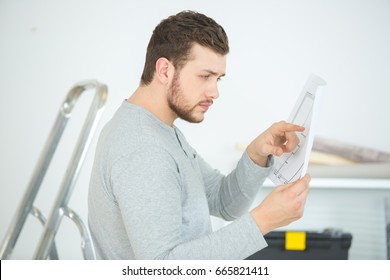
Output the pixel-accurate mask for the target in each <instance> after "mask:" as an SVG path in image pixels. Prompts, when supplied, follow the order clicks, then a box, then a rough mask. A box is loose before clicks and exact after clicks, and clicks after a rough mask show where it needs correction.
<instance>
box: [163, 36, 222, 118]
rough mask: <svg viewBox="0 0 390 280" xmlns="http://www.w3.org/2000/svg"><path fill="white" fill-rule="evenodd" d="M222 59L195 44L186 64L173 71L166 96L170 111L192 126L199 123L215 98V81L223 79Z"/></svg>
mask: <svg viewBox="0 0 390 280" xmlns="http://www.w3.org/2000/svg"><path fill="white" fill-rule="evenodd" d="M225 69H226V56H224V55H220V54H217V53H215V52H214V51H212V50H210V49H209V48H206V47H202V46H200V45H198V44H195V45H194V46H193V47H192V50H191V55H190V60H189V61H188V62H187V63H186V64H185V66H184V67H183V68H182V69H181V70H180V71H176V72H175V74H174V77H173V79H172V82H171V86H170V88H169V92H168V104H169V107H170V109H171V110H172V111H173V112H174V113H175V114H176V115H177V116H178V117H179V118H181V119H183V120H186V121H188V122H192V123H199V122H201V121H203V119H204V114H205V113H206V112H207V110H208V108H209V107H210V106H211V105H212V104H213V100H214V99H216V98H218V96H219V92H218V85H217V82H218V80H219V79H220V78H221V77H222V76H224V75H225Z"/></svg>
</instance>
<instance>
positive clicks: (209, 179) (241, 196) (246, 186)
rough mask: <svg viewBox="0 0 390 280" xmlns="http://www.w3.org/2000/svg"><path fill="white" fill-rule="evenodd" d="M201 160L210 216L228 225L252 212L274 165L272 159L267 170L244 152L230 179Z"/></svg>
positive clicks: (200, 164) (229, 176)
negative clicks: (227, 222) (251, 208)
mask: <svg viewBox="0 0 390 280" xmlns="http://www.w3.org/2000/svg"><path fill="white" fill-rule="evenodd" d="M198 158H199V166H200V168H201V171H202V174H203V180H204V182H205V187H206V193H207V199H208V203H209V208H210V212H211V214H212V215H214V216H216V217H220V218H223V219H224V220H226V221H232V220H234V219H237V218H239V217H241V216H242V215H244V214H245V213H246V212H247V211H248V210H249V207H250V206H251V205H252V203H253V201H254V198H255V197H256V194H257V192H258V190H259V188H260V187H261V186H262V185H263V183H264V181H265V179H266V178H267V176H268V174H269V172H270V170H271V168H270V166H272V164H273V158H272V157H270V158H269V160H268V162H267V167H261V166H259V165H257V164H256V163H254V162H253V161H252V160H251V159H250V157H249V155H248V154H247V153H246V152H244V154H243V155H242V157H241V159H240V160H239V162H238V164H237V167H236V168H235V169H234V170H233V171H232V172H231V173H230V174H229V175H227V176H223V175H222V174H220V172H219V171H217V170H215V169H213V168H211V167H210V166H209V165H208V164H207V163H206V162H205V161H204V160H203V159H202V158H201V157H199V156H198Z"/></svg>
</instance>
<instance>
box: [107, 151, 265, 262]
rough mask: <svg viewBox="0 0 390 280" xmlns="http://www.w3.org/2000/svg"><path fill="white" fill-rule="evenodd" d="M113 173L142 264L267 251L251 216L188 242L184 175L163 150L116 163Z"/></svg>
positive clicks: (116, 192) (139, 153) (117, 195)
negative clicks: (184, 234)
mask: <svg viewBox="0 0 390 280" xmlns="http://www.w3.org/2000/svg"><path fill="white" fill-rule="evenodd" d="M243 164H245V163H243ZM111 172H112V174H111V175H112V176H111V178H112V186H113V193H114V196H115V198H116V201H117V203H118V206H119V208H120V210H121V214H122V219H123V223H124V227H125V229H126V232H127V237H128V239H129V241H130V244H131V247H132V249H133V252H134V254H135V257H136V258H137V259H244V258H246V257H248V256H249V255H251V254H253V253H255V252H256V251H258V250H260V249H262V248H264V247H266V246H267V244H266V242H265V240H264V238H263V236H262V235H261V233H260V231H259V229H258V227H257V225H256V223H255V221H254V220H253V218H252V217H251V215H250V214H249V213H247V214H246V215H243V216H241V217H240V218H239V219H237V220H236V221H235V222H233V223H231V224H229V225H227V226H225V227H223V228H221V229H220V230H218V231H215V232H212V233H210V234H207V235H205V236H201V237H199V238H197V239H194V240H191V241H188V242H183V241H182V229H181V227H182V210H181V197H180V193H181V186H180V176H179V174H178V170H177V165H176V163H175V161H174V159H173V158H172V157H170V155H169V154H168V153H167V152H165V151H163V150H162V149H161V150H160V149H148V150H140V151H137V152H134V153H132V154H131V156H126V157H125V158H122V159H121V160H120V161H117V163H116V164H115V165H114V166H113V168H112V171H111ZM244 175H245V174H242V175H239V176H244Z"/></svg>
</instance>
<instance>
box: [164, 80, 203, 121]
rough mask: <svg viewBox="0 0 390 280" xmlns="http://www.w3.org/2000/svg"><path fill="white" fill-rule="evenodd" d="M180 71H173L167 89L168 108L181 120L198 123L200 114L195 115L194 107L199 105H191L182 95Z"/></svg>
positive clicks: (201, 117) (200, 117) (201, 119)
mask: <svg viewBox="0 0 390 280" xmlns="http://www.w3.org/2000/svg"><path fill="white" fill-rule="evenodd" d="M179 77H180V73H175V74H174V76H173V80H172V85H171V87H170V88H169V90H168V105H169V108H170V109H171V110H172V111H173V112H174V113H175V114H176V115H177V116H178V117H179V118H181V119H182V120H185V121H187V122H190V123H200V122H201V121H203V119H204V118H203V115H202V116H196V114H195V113H194V110H195V108H196V107H197V106H198V105H199V103H198V104H196V105H195V106H191V105H189V104H187V103H186V100H185V97H184V95H183V90H182V88H181V85H180V81H179Z"/></svg>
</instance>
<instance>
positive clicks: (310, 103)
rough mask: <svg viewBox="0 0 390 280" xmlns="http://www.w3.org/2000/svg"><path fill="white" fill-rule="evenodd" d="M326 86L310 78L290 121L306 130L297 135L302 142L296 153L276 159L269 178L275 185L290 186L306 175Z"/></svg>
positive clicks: (312, 76)
mask: <svg viewBox="0 0 390 280" xmlns="http://www.w3.org/2000/svg"><path fill="white" fill-rule="evenodd" d="M325 85H326V83H325V82H324V81H323V80H322V79H321V78H320V77H318V76H315V75H313V74H312V75H310V76H309V78H308V80H307V82H306V84H305V87H304V89H303V91H302V93H301V95H300V97H299V99H298V101H297V103H296V104H295V107H294V109H293V111H292V113H291V115H290V118H289V120H288V121H289V122H290V123H294V124H298V125H301V126H303V127H305V130H304V131H303V132H298V133H297V136H298V138H299V141H300V142H299V144H298V145H297V147H296V148H295V150H294V151H292V152H291V153H285V154H283V155H282V156H280V157H275V158H274V166H273V168H272V171H271V173H270V176H269V178H270V179H271V181H272V182H273V183H274V184H275V185H280V184H288V183H290V182H293V181H295V180H297V179H299V178H301V177H302V176H303V175H305V174H306V171H307V166H308V161H309V156H310V152H311V149H312V146H313V139H314V129H315V121H316V118H317V113H318V112H317V111H318V103H319V102H320V101H319V100H320V96H321V95H322V91H323V88H324V86H325Z"/></svg>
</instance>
